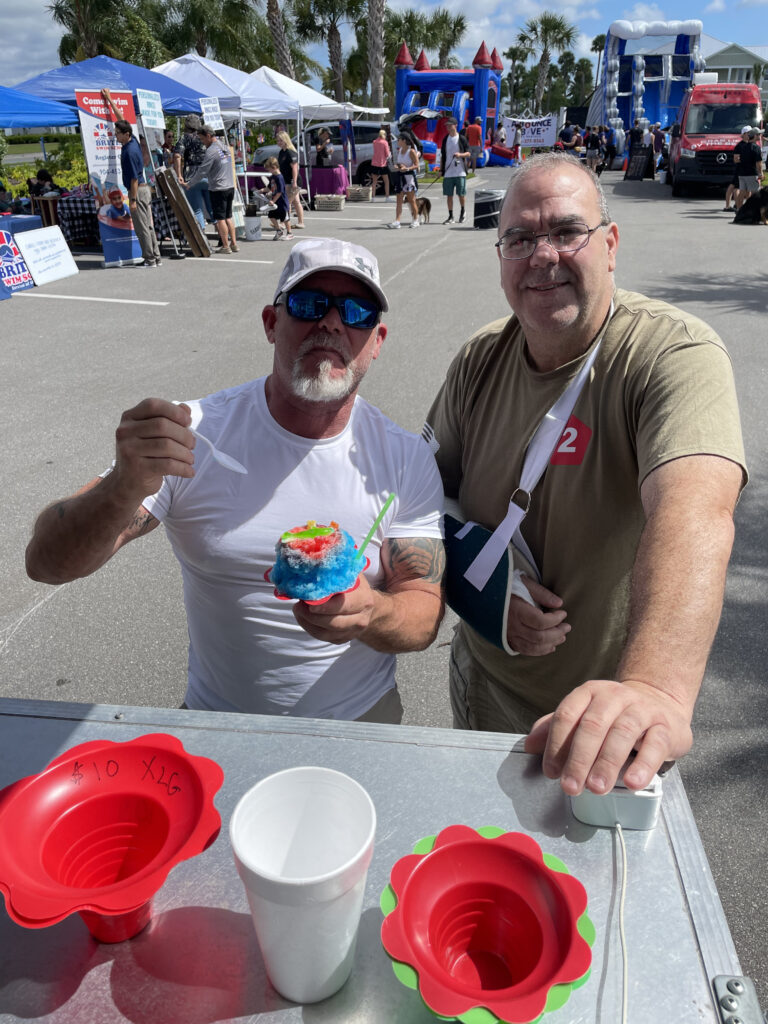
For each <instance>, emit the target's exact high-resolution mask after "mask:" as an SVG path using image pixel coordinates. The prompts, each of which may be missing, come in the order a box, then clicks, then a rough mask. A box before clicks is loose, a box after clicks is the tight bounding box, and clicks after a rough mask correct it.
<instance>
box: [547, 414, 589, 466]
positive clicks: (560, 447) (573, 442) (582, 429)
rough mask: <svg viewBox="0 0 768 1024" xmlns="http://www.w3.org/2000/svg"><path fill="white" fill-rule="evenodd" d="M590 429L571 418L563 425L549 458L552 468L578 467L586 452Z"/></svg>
mask: <svg viewBox="0 0 768 1024" xmlns="http://www.w3.org/2000/svg"><path fill="white" fill-rule="evenodd" d="M591 437H592V429H591V428H590V427H588V426H587V424H586V423H582V422H581V420H579V419H576V417H575V416H571V418H570V419H569V420H568V422H567V423H566V425H565V430H564V431H563V433H562V435H561V436H560V440H559V441H558V442H557V444H556V445H555V450H554V451H553V452H552V455H551V456H550V458H549V461H550V464H551V465H552V466H580V465H581V463H582V461H583V459H584V455H585V453H586V451H587V445H588V444H589V439H590V438H591Z"/></svg>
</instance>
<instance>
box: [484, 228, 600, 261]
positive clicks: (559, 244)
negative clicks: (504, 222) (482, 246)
mask: <svg viewBox="0 0 768 1024" xmlns="http://www.w3.org/2000/svg"><path fill="white" fill-rule="evenodd" d="M602 227H605V223H604V222H603V221H600V223H599V224H598V225H597V226H596V227H594V228H589V227H587V225H586V224H582V223H581V222H580V221H573V222H572V223H569V224H558V225H557V226H556V227H554V228H550V229H549V231H543V232H542V233H541V234H538V235H536V234H534V233H533V232H531V231H511V232H510V233H509V234H506V235H504V236H503V238H500V239H499V240H498V242H496V243H495V245H496V248H497V249H498V250H499V252H500V253H501V258H502V259H505V260H527V259H528V258H529V257H530V256H533V254H534V253H535V252H536V246H537V245H538V244H539V239H540V238H544V239H546V242H547V245H548V246H550V248H552V249H554V250H555V252H578V251H579V249H583V248H584V246H585V245H588V244H589V240H590V238H591V237H592V235H593V234H594V233H595V231H597V230H598V228H602Z"/></svg>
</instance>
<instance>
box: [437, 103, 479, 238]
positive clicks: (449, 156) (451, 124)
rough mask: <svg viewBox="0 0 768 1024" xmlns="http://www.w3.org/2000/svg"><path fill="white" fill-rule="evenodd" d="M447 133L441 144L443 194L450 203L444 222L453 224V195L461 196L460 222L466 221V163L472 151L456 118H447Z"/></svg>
mask: <svg viewBox="0 0 768 1024" xmlns="http://www.w3.org/2000/svg"><path fill="white" fill-rule="evenodd" d="M445 127H446V135H445V137H444V138H443V141H442V143H441V145H440V173H441V174H442V176H443V195H444V196H445V201H446V203H447V204H448V216H447V218H446V219H445V220H444V221H443V224H453V222H454V221H453V196H454V194H456V195H457V196H458V197H459V206H460V207H461V211H460V213H459V224H463V223H464V216H465V209H464V203H465V202H466V194H467V167H466V164H465V163H464V161H465V160H469V159H470V158H471V156H472V153H471V152H470V149H469V142H468V140H467V137H466V135H464V133H463V132H462V133H459V130H458V128H457V127H456V118H455V117H447V118H446V119H445Z"/></svg>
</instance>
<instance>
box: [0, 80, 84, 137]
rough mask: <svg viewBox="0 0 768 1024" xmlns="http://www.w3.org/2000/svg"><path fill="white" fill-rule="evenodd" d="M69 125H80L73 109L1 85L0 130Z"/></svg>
mask: <svg viewBox="0 0 768 1024" xmlns="http://www.w3.org/2000/svg"><path fill="white" fill-rule="evenodd" d="M68 124H78V120H77V113H76V111H74V110H73V109H72V108H71V107H67V106H65V105H64V104H63V103H55V102H53V101H52V100H41V99H40V97H39V96H32V95H31V93H28V92H17V90H16V89H8V88H6V87H5V86H4V85H0V128H58V127H61V126H62V125H68Z"/></svg>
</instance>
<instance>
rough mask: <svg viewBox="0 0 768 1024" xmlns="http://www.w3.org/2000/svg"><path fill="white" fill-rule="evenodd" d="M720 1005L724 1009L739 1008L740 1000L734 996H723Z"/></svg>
mask: <svg viewBox="0 0 768 1024" xmlns="http://www.w3.org/2000/svg"><path fill="white" fill-rule="evenodd" d="M720 1005H721V1006H722V1008H723V1009H724V1010H738V1008H739V1000H738V999H736V998H734V996H723V997H722V999H721V1000H720Z"/></svg>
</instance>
